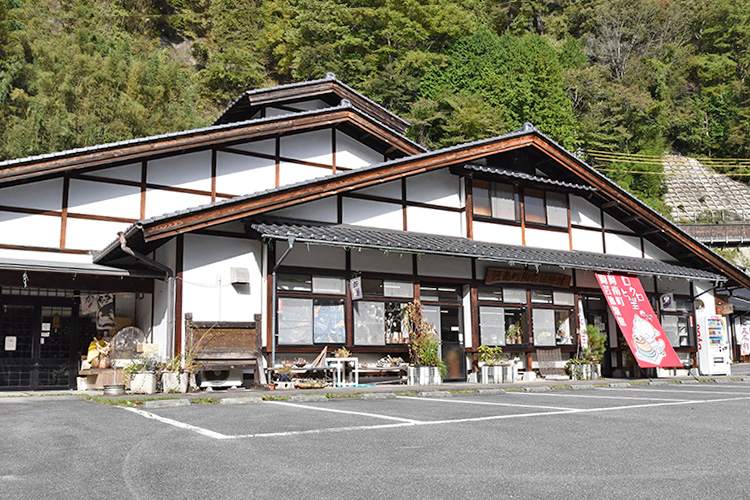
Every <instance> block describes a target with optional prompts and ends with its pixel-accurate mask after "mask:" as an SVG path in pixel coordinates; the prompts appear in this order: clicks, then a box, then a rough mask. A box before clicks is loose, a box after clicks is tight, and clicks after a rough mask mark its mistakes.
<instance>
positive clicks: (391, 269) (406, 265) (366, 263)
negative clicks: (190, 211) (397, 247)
mask: <svg viewBox="0 0 750 500" xmlns="http://www.w3.org/2000/svg"><path fill="white" fill-rule="evenodd" d="M411 260H412V256H411V254H402V253H396V252H388V253H385V252H383V251H381V250H358V249H353V250H352V271H354V272H357V271H360V272H364V273H367V272H369V273H389V274H405V275H409V276H411V274H412V262H411ZM409 279H411V278H409Z"/></svg>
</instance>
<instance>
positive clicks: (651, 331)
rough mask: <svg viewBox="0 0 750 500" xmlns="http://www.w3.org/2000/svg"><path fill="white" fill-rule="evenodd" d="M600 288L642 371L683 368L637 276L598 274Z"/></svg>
mask: <svg viewBox="0 0 750 500" xmlns="http://www.w3.org/2000/svg"><path fill="white" fill-rule="evenodd" d="M596 280H597V282H598V283H599V287H600V288H601V289H602V292H604V296H605V297H606V298H607V303H608V304H609V308H610V310H611V311H612V314H613V315H614V317H615V320H616V321H617V324H618V325H619V326H620V330H621V331H622V335H623V336H624V337H625V340H627V342H628V347H630V351H631V352H632V353H633V356H634V357H635V360H636V361H637V362H638V366H640V367H641V368H657V367H659V368H671V367H677V368H682V366H683V365H682V361H680V358H678V357H677V353H676V352H675V351H674V349H672V345H671V344H670V343H669V339H668V338H667V336H666V334H665V333H664V329H663V328H662V326H661V323H659V318H658V317H657V316H656V313H655V312H654V309H653V308H652V307H651V303H650V302H649V301H648V297H647V296H646V292H645V291H644V290H643V286H642V285H641V281H640V280H639V279H638V278H636V277H634V276H623V275H621V274H600V273H596Z"/></svg>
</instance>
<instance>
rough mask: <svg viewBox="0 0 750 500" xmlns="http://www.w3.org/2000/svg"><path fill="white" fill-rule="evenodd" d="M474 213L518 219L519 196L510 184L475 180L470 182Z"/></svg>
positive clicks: (497, 217) (498, 217)
mask: <svg viewBox="0 0 750 500" xmlns="http://www.w3.org/2000/svg"><path fill="white" fill-rule="evenodd" d="M472 204H473V206H474V215H484V216H486V217H494V218H496V219H505V220H512V221H517V220H519V217H518V213H519V198H518V194H517V193H516V192H515V188H514V187H513V186H512V185H510V184H499V183H497V182H487V181H478V180H475V181H473V183H472Z"/></svg>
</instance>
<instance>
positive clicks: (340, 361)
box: [326, 358, 359, 387]
mask: <svg viewBox="0 0 750 500" xmlns="http://www.w3.org/2000/svg"><path fill="white" fill-rule="evenodd" d="M326 365H329V366H331V367H332V368H333V369H334V371H333V385H334V386H335V387H357V386H358V385H359V358H326ZM347 366H348V367H349V370H348V371H347Z"/></svg>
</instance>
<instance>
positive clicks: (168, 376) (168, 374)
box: [159, 354, 200, 393]
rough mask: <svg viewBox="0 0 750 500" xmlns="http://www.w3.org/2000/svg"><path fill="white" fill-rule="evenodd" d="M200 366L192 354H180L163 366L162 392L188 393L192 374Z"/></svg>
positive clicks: (161, 369) (161, 368) (160, 369)
mask: <svg viewBox="0 0 750 500" xmlns="http://www.w3.org/2000/svg"><path fill="white" fill-rule="evenodd" d="M199 367H200V365H199V364H198V363H196V362H195V359H194V358H193V356H192V355H190V354H187V355H186V354H178V355H177V356H175V357H173V358H172V359H170V360H169V361H166V362H164V363H162V364H161V366H160V367H159V371H160V372H161V377H160V378H161V386H162V391H163V392H166V393H174V392H183V393H184V392H187V391H188V383H189V377H190V374H191V373H193V372H194V371H195V370H196V369H197V368H199Z"/></svg>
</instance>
